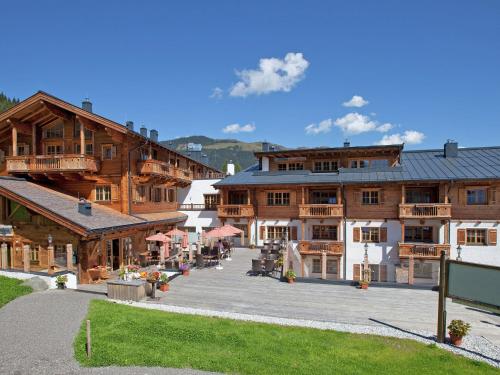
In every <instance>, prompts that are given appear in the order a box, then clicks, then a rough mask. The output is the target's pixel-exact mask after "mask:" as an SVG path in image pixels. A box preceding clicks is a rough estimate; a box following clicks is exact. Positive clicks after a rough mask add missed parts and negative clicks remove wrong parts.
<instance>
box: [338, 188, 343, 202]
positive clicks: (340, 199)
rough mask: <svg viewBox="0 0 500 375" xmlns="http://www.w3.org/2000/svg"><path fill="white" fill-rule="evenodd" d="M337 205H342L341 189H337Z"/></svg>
mask: <svg viewBox="0 0 500 375" xmlns="http://www.w3.org/2000/svg"><path fill="white" fill-rule="evenodd" d="M337 204H342V194H341V192H340V188H339V187H338V188H337Z"/></svg>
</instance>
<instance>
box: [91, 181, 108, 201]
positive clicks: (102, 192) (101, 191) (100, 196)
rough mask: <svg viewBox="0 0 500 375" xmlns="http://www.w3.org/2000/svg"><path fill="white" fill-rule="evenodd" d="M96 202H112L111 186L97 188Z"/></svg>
mask: <svg viewBox="0 0 500 375" xmlns="http://www.w3.org/2000/svg"><path fill="white" fill-rule="evenodd" d="M95 200H96V201H110V200H111V186H110V185H101V186H96V188H95Z"/></svg>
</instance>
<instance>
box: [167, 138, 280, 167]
mask: <svg viewBox="0 0 500 375" xmlns="http://www.w3.org/2000/svg"><path fill="white" fill-rule="evenodd" d="M160 143H161V144H163V145H164V146H166V147H169V148H171V149H174V150H176V151H180V152H182V153H184V154H187V155H189V156H191V157H194V158H195V159H196V158H197V156H199V155H196V152H192V151H188V150H187V145H188V143H195V144H201V145H202V147H203V148H202V151H201V153H202V154H205V155H207V157H208V160H207V162H208V164H209V165H211V166H213V167H215V168H218V169H221V170H223V169H224V168H225V164H226V163H227V162H228V161H229V160H232V161H233V163H235V165H236V169H238V167H240V168H241V169H245V168H248V167H249V166H251V165H253V164H255V163H256V161H257V160H256V159H255V156H254V154H253V153H254V152H255V151H260V150H262V142H242V141H238V140H237V139H214V138H209V137H205V136H203V135H194V136H191V137H181V138H176V139H171V140H167V141H162V142H160ZM271 145H272V146H274V147H276V148H278V149H283V148H284V147H282V146H280V145H276V144H271ZM202 160H203V159H202Z"/></svg>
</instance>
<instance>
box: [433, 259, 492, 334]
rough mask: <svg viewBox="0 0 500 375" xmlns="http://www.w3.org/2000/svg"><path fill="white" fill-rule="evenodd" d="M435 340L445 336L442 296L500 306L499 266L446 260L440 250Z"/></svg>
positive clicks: (444, 304) (482, 304) (481, 304)
mask: <svg viewBox="0 0 500 375" xmlns="http://www.w3.org/2000/svg"><path fill="white" fill-rule="evenodd" d="M439 265H440V267H439V301H438V327H437V341H438V342H444V340H445V338H446V297H450V298H453V299H456V300H460V301H464V302H467V303H470V304H475V305H478V306H480V307H485V306H486V307H493V308H500V293H499V292H498V288H499V286H500V267H494V266H488V265H484V264H477V263H468V262H461V261H457V260H450V259H446V252H445V251H442V252H441V257H440V264H439Z"/></svg>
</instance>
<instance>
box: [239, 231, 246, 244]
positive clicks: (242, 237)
mask: <svg viewBox="0 0 500 375" xmlns="http://www.w3.org/2000/svg"><path fill="white" fill-rule="evenodd" d="M240 242H241V246H245V232H244V231H242V232H241V233H240Z"/></svg>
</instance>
